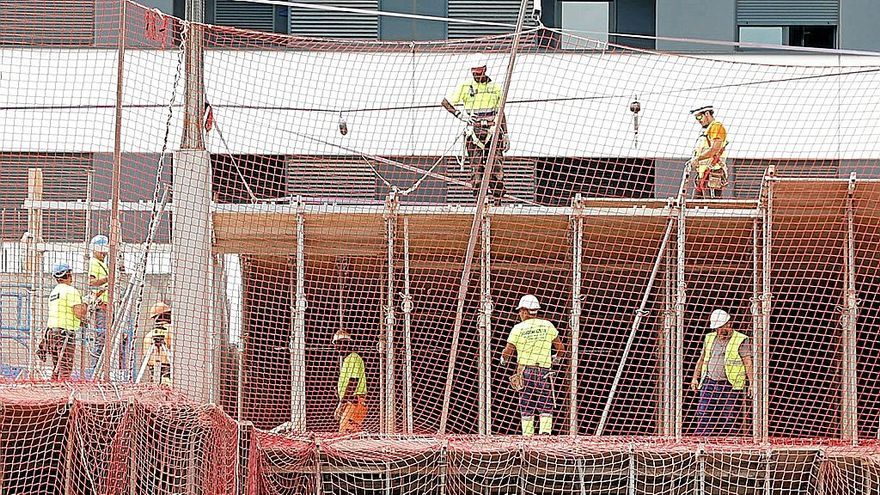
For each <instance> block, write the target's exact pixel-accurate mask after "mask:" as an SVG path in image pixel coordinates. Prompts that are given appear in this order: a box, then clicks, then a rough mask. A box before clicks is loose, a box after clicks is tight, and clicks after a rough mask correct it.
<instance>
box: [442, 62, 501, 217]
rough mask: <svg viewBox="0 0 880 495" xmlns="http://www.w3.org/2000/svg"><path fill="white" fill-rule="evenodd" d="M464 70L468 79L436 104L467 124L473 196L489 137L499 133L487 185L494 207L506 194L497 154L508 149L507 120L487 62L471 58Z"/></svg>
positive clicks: (480, 174) (478, 189)
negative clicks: (467, 73) (467, 72)
mask: <svg viewBox="0 0 880 495" xmlns="http://www.w3.org/2000/svg"><path fill="white" fill-rule="evenodd" d="M468 67H469V68H470V72H471V78H470V79H468V80H467V81H465V82H463V83H461V84H459V85H458V86H457V87H456V89H455V90H454V91H453V92H452V93H451V94H450V95H448V96H447V97H446V98H444V99H443V101H442V102H440V104H441V105H442V106H443V108H445V109H446V111H447V112H449V113H451V114H452V115H454V116H455V117H456V118H458V119H459V120H461V121H463V122H465V123H466V124H467V128H466V130H465V143H464V144H465V151H466V153H467V157H468V162H469V165H470V167H471V186H472V187H473V192H474V196H475V197H476V196H477V195H479V192H480V186H481V184H482V180H483V172H484V171H485V167H486V163H487V161H488V159H489V148H490V147H491V143H492V137H493V136H494V135H495V134H496V133H500V134H499V135H498V144H497V148H496V154H495V161H494V163H493V165H492V170H491V171H490V175H489V185H488V193H489V195H491V197H493V198H495V203H496V204H498V203H500V201H501V198H503V197H504V195H505V194H506V192H505V189H504V167H503V164H502V163H501V154H502V153H506V152H507V151H508V150H509V149H510V139H509V138H508V135H507V121H506V119H505V118H504V113H503V112H501V93H502V90H501V85H500V84H498V83H496V82H495V81H493V80H492V79H491V78H490V77H489V76H488V75H487V70H488V62H487V61H486V59H485V58H483V57H482V56H480V55H477V54H475V55H473V56H471V57H470V58H469V63H468ZM456 105H461V106H462V107H463V109H464V110H463V111H462V110H460V109H458V108H456Z"/></svg>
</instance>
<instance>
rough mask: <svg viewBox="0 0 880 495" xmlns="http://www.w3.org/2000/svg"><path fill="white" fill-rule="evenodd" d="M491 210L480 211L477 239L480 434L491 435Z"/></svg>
mask: <svg viewBox="0 0 880 495" xmlns="http://www.w3.org/2000/svg"><path fill="white" fill-rule="evenodd" d="M490 210H491V207H490V206H489V205H488V204H487V205H486V208H485V209H484V210H483V218H482V229H481V234H480V237H481V239H482V245H481V249H480V314H479V319H478V327H479V333H480V344H479V348H480V351H479V363H478V366H479V380H478V381H479V388H480V390H479V405H478V408H479V418H478V431H479V433H480V435H491V434H492V374H491V368H492V309H493V306H492V284H491V281H492V220H491V217H490V215H489V211H490Z"/></svg>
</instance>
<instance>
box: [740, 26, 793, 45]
mask: <svg viewBox="0 0 880 495" xmlns="http://www.w3.org/2000/svg"><path fill="white" fill-rule="evenodd" d="M782 33H783V28H782V27H781V26H742V27H740V28H739V40H740V41H741V42H743V43H758V44H761V45H781V44H783V43H782Z"/></svg>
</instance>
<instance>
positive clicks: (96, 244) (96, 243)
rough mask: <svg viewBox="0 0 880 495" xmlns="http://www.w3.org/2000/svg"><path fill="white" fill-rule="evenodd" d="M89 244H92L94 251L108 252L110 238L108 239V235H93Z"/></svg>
mask: <svg viewBox="0 0 880 495" xmlns="http://www.w3.org/2000/svg"><path fill="white" fill-rule="evenodd" d="M89 244H90V245H91V246H92V251H97V252H99V253H107V252H109V251H110V239H108V238H107V236H106V235H96V236H95V237H92V240H91V242H89Z"/></svg>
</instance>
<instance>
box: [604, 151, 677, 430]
mask: <svg viewBox="0 0 880 495" xmlns="http://www.w3.org/2000/svg"><path fill="white" fill-rule="evenodd" d="M689 174H690V165H686V166H685V168H684V172H682V177H681V186H680V188H679V193H678V197H677V198H676V200H675V202H676V204H677V205H679V222H678V223H679V233H680V235H681V236H682V237H683V225H684V217H685V210H684V200H685V199H684V191H685V188H686V187H687V179H688V176H689ZM674 225H675V219H674V218H670V219H669V221H668V223H667V224H666V230H665V231H664V233H663V240H662V241H660V248H659V249H658V250H657V256H656V258H655V259H654V266H653V267H652V268H651V275H650V276H649V277H648V284H647V287H645V292H644V293H643V294H642V301H641V303H640V304H639V308H638V309H637V310H636V313H635V317H634V318H633V323H632V327H631V328H630V332H629V336H628V337H627V340H626V346H625V347H624V349H623V354H622V355H621V357H620V362H619V363H618V365H617V372H616V373H615V375H614V381H613V382H612V384H611V390H609V391H608V398H607V399H606V401H605V408H604V409H603V410H602V417H601V418H600V419H599V425H598V426H597V427H596V435H597V436H599V435H602V434H603V433H604V431H605V426H606V424H607V422H608V416H609V414H610V413H611V405H612V403H613V402H614V396H615V395H616V393H617V387H618V386H619V385H620V380H621V378H622V377H623V369H624V367H625V366H626V360H627V358H628V357H629V353H630V351H631V350H632V345H633V342H634V341H635V337H636V333H637V332H638V330H639V327H640V326H641V324H642V319H644V317H645V316H647V314H648V313H647V307H648V299H649V298H650V296H651V291H653V289H654V282H655V281H656V280H657V272H658V271H659V270H660V263H661V262H662V261H663V258H664V255H665V254H666V246H667V245H668V244H669V238H670V237H671V236H672V227H673V226H674ZM679 242H680V250H681V253H680V256H682V257H683V256H684V241H683V240H679ZM680 265H681V267H682V269H683V266H684V262H683V260H680ZM676 372H677V373H679V374H681V370H680V369H676ZM680 383H681V380H679V384H680ZM679 388H680V385H679Z"/></svg>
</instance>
